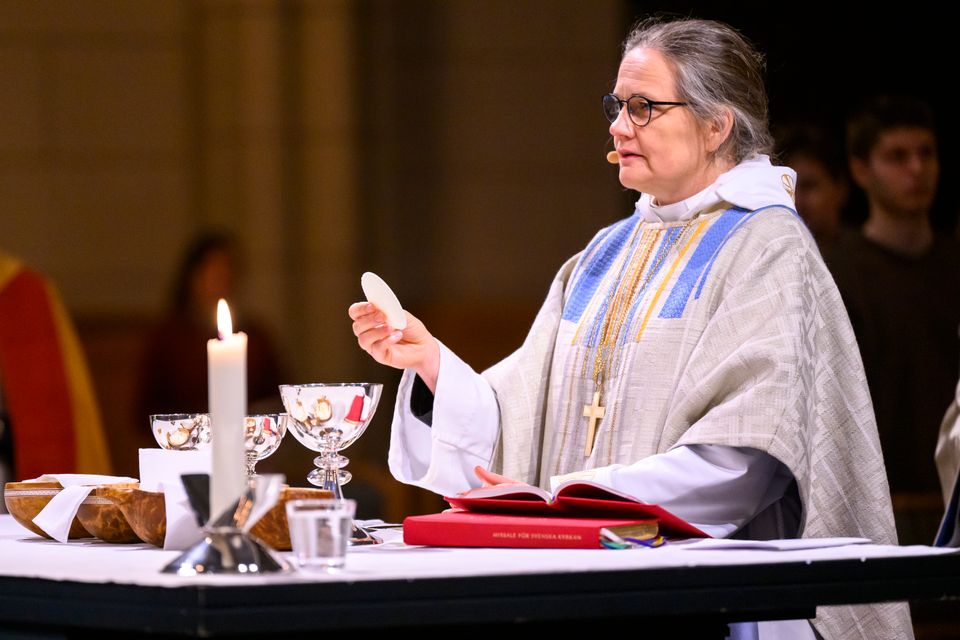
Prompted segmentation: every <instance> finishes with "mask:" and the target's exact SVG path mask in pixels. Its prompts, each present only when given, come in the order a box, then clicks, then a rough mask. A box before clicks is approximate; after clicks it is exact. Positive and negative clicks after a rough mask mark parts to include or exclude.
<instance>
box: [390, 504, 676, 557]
mask: <svg viewBox="0 0 960 640" xmlns="http://www.w3.org/2000/svg"><path fill="white" fill-rule="evenodd" d="M603 529H608V530H610V531H612V532H613V533H614V534H616V535H618V536H620V537H624V538H634V539H639V540H649V539H651V538H655V537H656V536H657V521H656V520H638V519H636V518H630V519H619V518H616V519H610V518H564V517H555V516H550V517H545V516H514V515H507V516H504V515H497V514H495V513H471V512H469V511H459V510H455V509H454V510H450V511H444V512H443V513H434V514H430V515H427V516H410V517H408V518H406V519H404V521H403V541H404V542H405V543H406V544H425V545H433V546H438V547H519V548H535V549H536V548H555V549H600V548H601V544H600V541H601V539H604V538H605V536H604V532H603V531H602V530H603Z"/></svg>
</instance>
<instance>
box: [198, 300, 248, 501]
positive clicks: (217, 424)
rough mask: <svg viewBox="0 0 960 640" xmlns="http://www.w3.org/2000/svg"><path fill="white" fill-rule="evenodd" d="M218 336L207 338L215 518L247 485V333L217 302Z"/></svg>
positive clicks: (228, 310)
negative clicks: (235, 328) (235, 325)
mask: <svg viewBox="0 0 960 640" xmlns="http://www.w3.org/2000/svg"><path fill="white" fill-rule="evenodd" d="M217 332H218V333H219V336H220V337H219V339H216V340H209V341H207V383H208V391H209V401H210V431H211V439H212V449H213V473H212V476H211V478H210V518H211V519H216V518H217V517H219V516H220V515H221V514H222V513H223V512H224V511H226V510H227V509H228V508H229V507H230V506H231V505H232V504H233V503H234V502H236V500H237V498H238V497H239V496H240V494H241V493H243V490H244V488H245V486H246V472H245V470H244V464H245V462H246V451H245V448H244V423H243V420H244V418H245V417H246V415H247V334H245V333H242V332H238V333H233V322H232V321H231V319H230V308H229V307H228V306H227V303H226V301H225V300H223V299H221V300H220V302H219V303H217Z"/></svg>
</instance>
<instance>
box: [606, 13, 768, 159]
mask: <svg viewBox="0 0 960 640" xmlns="http://www.w3.org/2000/svg"><path fill="white" fill-rule="evenodd" d="M637 48H644V49H654V50H656V51H659V52H660V53H661V54H663V56H664V57H665V58H666V59H667V62H668V63H669V64H670V65H671V66H672V67H673V69H674V77H675V79H676V84H677V93H678V94H679V95H678V99H679V100H680V101H683V102H689V103H690V109H691V110H692V111H693V114H694V116H696V117H697V119H698V120H700V121H701V122H704V123H710V122H716V121H717V120H719V118H720V117H721V115H722V113H723V111H724V110H725V109H729V110H730V112H731V113H732V115H733V128H732V129H731V131H730V135H729V136H727V139H726V140H724V142H723V143H722V144H721V145H720V148H718V149H717V155H718V156H721V157H728V158H730V159H732V160H733V161H734V162H736V163H739V162H741V161H742V160H744V159H746V158H749V157H751V156H753V155H756V154H759V153H770V152H771V151H772V149H773V136H771V135H770V127H769V124H768V121H767V118H768V115H767V91H766V89H765V88H764V85H763V67H764V61H763V54H761V53H759V52H758V51H757V50H755V49H754V48H753V46H752V45H751V44H750V43H749V42H747V40H746V39H745V38H744V37H743V36H741V35H740V34H739V33H737V31H735V30H734V29H733V28H732V27H729V26H727V25H725V24H723V23H721V22H715V21H713V20H690V19H687V20H672V21H664V20H663V19H661V18H648V19H645V20H641V21H640V22H638V23H637V24H636V25H635V26H634V27H633V29H632V30H631V31H630V34H629V35H628V36H627V39H626V40H625V41H624V44H623V55H624V56H626V55H627V54H628V53H630V52H631V51H632V50H634V49H637ZM654 99H661V100H662V99H663V98H660V97H659V96H655V97H654Z"/></svg>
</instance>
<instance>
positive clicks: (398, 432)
mask: <svg viewBox="0 0 960 640" xmlns="http://www.w3.org/2000/svg"><path fill="white" fill-rule="evenodd" d="M415 379H416V374H415V373H414V372H413V371H412V370H409V369H408V370H406V371H404V373H403V377H402V378H401V379H400V388H399V390H398V392H397V405H396V408H395V410H394V414H393V424H392V426H391V431H390V453H389V457H388V463H389V466H390V472H391V473H392V474H393V476H394V477H395V478H396V479H397V480H399V481H401V482H405V483H407V484H412V485H416V486H418V487H422V488H424V489H429V490H430V491H433V492H435V493H439V494H441V495H448V496H452V495H455V494H457V493H460V492H461V491H466V490H467V489H471V488H474V487H478V486H480V480H479V479H478V478H477V477H476V475H475V474H474V472H473V470H474V467H476V466H477V465H479V466H481V467H484V468H489V465H490V461H491V459H492V458H493V452H494V448H495V446H496V442H497V437H498V436H499V432H500V409H499V407H498V406H497V398H496V396H495V395H494V393H493V389H491V388H490V384H489V383H488V382H487V381H486V380H485V379H484V378H483V377H482V376H480V374H478V373H477V372H475V371H474V370H473V369H472V368H471V367H470V365H468V364H467V363H465V362H464V361H463V360H461V359H460V358H458V357H457V356H456V354H454V353H453V352H452V351H450V349H448V348H447V347H446V346H444V344H443V343H440V371H439V374H438V376H437V387H436V392H435V394H434V400H433V421H432V422H433V426H428V425H426V424H424V423H423V422H422V421H421V420H420V419H419V418H417V417H416V416H415V415H413V413H412V412H411V410H410V396H411V391H412V389H413V383H414V380H415Z"/></svg>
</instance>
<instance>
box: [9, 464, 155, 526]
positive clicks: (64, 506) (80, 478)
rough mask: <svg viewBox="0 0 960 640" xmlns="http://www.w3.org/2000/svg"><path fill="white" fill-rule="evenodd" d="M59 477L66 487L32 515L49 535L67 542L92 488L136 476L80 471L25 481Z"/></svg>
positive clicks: (62, 484)
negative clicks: (83, 472)
mask: <svg viewBox="0 0 960 640" xmlns="http://www.w3.org/2000/svg"><path fill="white" fill-rule="evenodd" d="M52 481H56V482H59V483H60V486H62V487H63V489H61V490H60V491H59V492H58V493H57V495H55V496H54V497H53V499H51V500H50V502H48V503H47V506H45V507H44V508H43V511H41V512H40V513H38V514H37V515H36V517H35V518H34V519H33V524H35V525H37V526H38V527H40V528H41V529H43V530H44V531H45V532H46V533H47V535H49V536H50V537H51V538H53V539H54V540H56V541H58V542H67V538H68V537H69V535H70V525H71V524H73V519H74V517H76V515H77V511H78V510H79V509H80V503H82V502H83V501H84V500H85V499H86V497H87V496H88V495H90V492H91V491H93V490H94V489H95V488H96V487H98V486H99V485H104V484H117V483H121V482H136V481H137V479H136V478H127V477H124V476H100V475H91V474H79V473H54V474H44V475H42V476H40V477H39V478H34V479H33V480H26V482H52Z"/></svg>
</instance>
